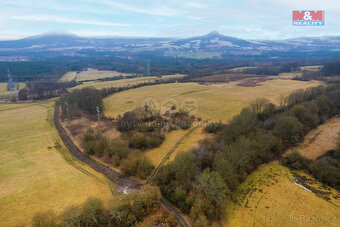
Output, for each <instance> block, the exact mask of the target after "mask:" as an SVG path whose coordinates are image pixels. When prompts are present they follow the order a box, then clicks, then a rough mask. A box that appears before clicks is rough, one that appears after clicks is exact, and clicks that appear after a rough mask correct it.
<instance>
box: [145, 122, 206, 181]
mask: <svg viewBox="0 0 340 227" xmlns="http://www.w3.org/2000/svg"><path fill="white" fill-rule="evenodd" d="M200 127H201V125H198V126H196V127H194V128H192V129H190V130H189V132H187V133H185V134H184V136H182V137H181V138H180V139H179V140H178V141H177V143H176V144H175V145H174V146H173V147H172V148H171V149H170V150H169V151H168V153H167V154H166V155H165V157H164V158H163V160H162V161H161V163H160V164H159V165H158V166H157V168H156V169H155V170H154V171H153V173H152V175H151V176H150V177H149V179H148V180H147V181H146V183H147V184H149V183H150V182H151V181H152V180H153V178H154V177H155V176H156V175H157V173H158V171H159V170H160V168H162V166H163V165H164V164H165V162H166V161H167V160H168V159H169V158H170V156H171V155H172V153H173V152H174V151H175V150H176V149H177V147H178V146H179V145H181V143H182V142H183V141H184V140H185V139H186V138H188V137H189V135H190V134H191V133H193V132H194V131H195V130H196V129H198V128H200Z"/></svg>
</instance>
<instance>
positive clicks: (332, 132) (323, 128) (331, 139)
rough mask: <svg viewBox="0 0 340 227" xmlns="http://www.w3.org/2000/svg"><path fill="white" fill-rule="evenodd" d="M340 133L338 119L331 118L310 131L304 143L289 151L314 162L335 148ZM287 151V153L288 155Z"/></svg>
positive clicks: (339, 119)
mask: <svg viewBox="0 0 340 227" xmlns="http://www.w3.org/2000/svg"><path fill="white" fill-rule="evenodd" d="M339 132H340V117H339V116H337V117H333V118H331V119H329V120H328V121H327V122H326V123H325V124H322V125H320V126H319V127H317V128H316V129H314V130H312V131H310V132H309V133H308V134H307V135H306V137H305V139H304V141H303V142H302V143H300V144H299V145H298V146H297V147H295V148H292V149H290V151H292V150H297V151H299V152H300V153H301V154H302V155H303V156H304V157H306V158H308V159H311V160H315V159H317V157H319V156H320V155H323V154H324V153H326V152H327V151H329V150H332V149H335V148H336V139H337V137H338V133H339ZM290 151H288V152H287V153H289V152H290Z"/></svg>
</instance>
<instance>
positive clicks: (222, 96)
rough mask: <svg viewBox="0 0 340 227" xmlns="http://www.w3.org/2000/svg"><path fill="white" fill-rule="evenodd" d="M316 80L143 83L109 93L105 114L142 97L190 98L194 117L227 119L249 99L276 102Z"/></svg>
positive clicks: (119, 110) (137, 102)
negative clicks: (194, 107) (235, 83)
mask: <svg viewBox="0 0 340 227" xmlns="http://www.w3.org/2000/svg"><path fill="white" fill-rule="evenodd" d="M319 84H320V82H317V81H308V82H304V81H295V80H282V79H277V80H268V81H265V82H262V83H260V84H259V86H255V87H240V86H228V87H227V88H226V87H222V86H209V85H200V84H197V83H171V84H159V85H152V86H145V87H140V88H136V89H130V90H127V91H123V92H119V93H116V94H113V95H111V96H109V97H107V98H105V99H104V107H105V111H104V113H105V115H107V116H110V117H117V116H118V115H119V114H120V115H122V114H124V113H125V112H126V111H130V110H133V109H135V108H136V107H139V106H141V105H142V104H143V101H144V100H145V99H146V98H150V97H152V98H154V99H156V100H157V101H158V102H160V103H161V102H162V100H165V99H168V98H175V99H176V100H177V101H178V102H179V103H181V102H182V101H183V100H184V99H186V98H193V99H195V100H197V102H198V104H199V110H198V113H197V114H195V115H196V116H198V117H202V118H205V119H207V118H208V119H214V120H217V121H219V120H221V121H223V122H228V121H229V120H230V119H231V118H232V117H233V116H234V115H235V114H237V113H239V112H240V111H241V109H242V108H243V107H244V106H246V105H247V104H249V103H250V102H251V101H253V100H255V99H257V98H261V97H268V99H269V100H270V101H272V102H274V103H276V104H277V103H278V101H279V99H280V97H281V96H282V95H283V96H286V95H288V94H289V93H290V92H292V91H294V90H296V89H304V88H307V87H312V86H316V85H319Z"/></svg>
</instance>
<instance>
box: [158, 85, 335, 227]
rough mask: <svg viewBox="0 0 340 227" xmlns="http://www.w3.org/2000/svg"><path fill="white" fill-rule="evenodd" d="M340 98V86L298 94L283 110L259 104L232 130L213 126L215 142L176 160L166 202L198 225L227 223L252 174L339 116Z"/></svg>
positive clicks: (166, 182)
mask: <svg viewBox="0 0 340 227" xmlns="http://www.w3.org/2000/svg"><path fill="white" fill-rule="evenodd" d="M339 97H340V84H336V85H332V86H329V87H324V86H319V87H313V88H308V89H306V90H298V91H295V92H293V93H292V94H291V95H289V96H288V97H286V98H282V99H281V102H280V104H279V106H276V105H274V104H272V103H270V102H269V101H268V100H266V99H259V100H256V101H254V102H253V103H251V104H250V105H249V106H248V107H246V108H244V109H243V110H242V111H241V112H240V114H238V115H236V116H235V117H234V118H233V119H232V120H231V121H230V123H229V124H228V125H223V126H222V127H221V125H218V127H212V126H209V128H208V129H207V130H209V131H215V132H216V134H215V135H214V136H213V138H212V139H206V140H205V141H203V142H202V143H201V145H200V147H199V148H198V149H195V150H193V151H190V152H187V153H182V154H179V155H178V156H176V158H175V160H174V161H173V162H171V163H169V164H168V165H166V166H165V167H163V168H162V169H161V170H160V172H159V174H158V175H157V176H156V178H155V183H156V184H157V185H158V186H159V187H160V189H161V193H162V195H163V196H164V197H166V198H167V199H168V200H169V201H171V202H172V203H173V204H175V205H176V206H177V207H178V208H179V209H180V210H181V211H182V212H184V213H187V214H190V217H191V219H192V221H193V222H194V224H195V226H209V225H211V224H212V223H213V222H215V221H218V220H220V219H221V217H222V215H223V213H224V209H225V203H226V200H225V199H226V198H227V197H229V196H230V195H231V192H232V191H234V190H235V189H236V188H237V186H238V185H239V184H240V183H241V182H243V181H244V180H245V178H246V177H247V176H248V175H249V174H250V173H251V172H252V171H254V170H255V169H256V168H257V167H258V166H259V165H261V164H263V163H266V162H269V161H271V160H273V159H276V158H279V157H280V155H281V154H282V153H283V151H284V150H285V149H286V148H288V147H291V146H294V145H296V144H297V143H298V142H300V141H301V140H302V139H303V137H304V135H305V134H306V133H307V132H308V131H309V130H311V129H313V128H315V127H316V126H318V125H319V124H321V123H323V122H325V121H326V120H327V119H328V118H330V117H332V116H334V115H335V114H338V113H339V110H340V99H339ZM323 167H324V168H326V166H325V165H323ZM329 171H333V170H332V169H331V170H329Z"/></svg>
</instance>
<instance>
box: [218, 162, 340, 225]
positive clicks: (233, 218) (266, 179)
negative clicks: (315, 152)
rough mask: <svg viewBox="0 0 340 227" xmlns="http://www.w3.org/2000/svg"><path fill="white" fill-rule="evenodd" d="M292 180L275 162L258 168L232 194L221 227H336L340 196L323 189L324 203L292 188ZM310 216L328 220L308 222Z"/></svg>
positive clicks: (307, 192)
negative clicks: (327, 194)
mask: <svg viewBox="0 0 340 227" xmlns="http://www.w3.org/2000/svg"><path fill="white" fill-rule="evenodd" d="M307 177H308V176H307ZM309 178H310V177H309ZM294 179H295V178H294V177H293V175H292V173H291V172H290V171H289V170H288V169H287V168H285V167H283V166H281V165H280V164H279V163H278V162H272V163H269V164H265V165H262V166H260V167H259V169H258V170H256V171H255V172H253V173H252V174H251V175H250V176H249V177H248V178H247V179H246V181H245V182H244V183H242V184H241V185H240V187H238V189H237V191H236V192H235V193H233V195H232V199H233V200H234V202H232V201H229V203H228V206H227V209H226V213H225V220H224V222H223V226H242V227H248V226H249V227H250V226H339V225H340V219H339V214H340V207H339V206H340V199H339V198H338V199H335V198H334V196H339V192H337V191H335V190H333V189H330V190H327V189H323V191H325V192H328V193H330V195H331V196H330V197H331V200H330V201H326V200H325V199H323V198H321V197H318V196H316V195H315V194H313V193H311V192H309V191H307V190H305V189H303V188H301V187H299V186H298V185H296V184H294V183H293V180H294ZM320 186H321V185H314V187H320ZM303 215H304V216H303ZM309 216H317V217H324V218H325V219H326V218H329V220H325V219H324V220H319V221H315V220H314V221H309V222H308V219H307V217H309ZM334 217H336V218H334Z"/></svg>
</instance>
